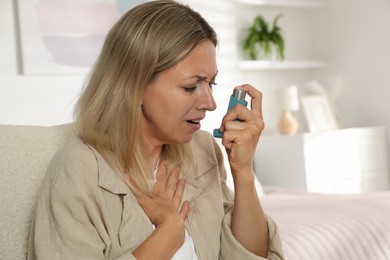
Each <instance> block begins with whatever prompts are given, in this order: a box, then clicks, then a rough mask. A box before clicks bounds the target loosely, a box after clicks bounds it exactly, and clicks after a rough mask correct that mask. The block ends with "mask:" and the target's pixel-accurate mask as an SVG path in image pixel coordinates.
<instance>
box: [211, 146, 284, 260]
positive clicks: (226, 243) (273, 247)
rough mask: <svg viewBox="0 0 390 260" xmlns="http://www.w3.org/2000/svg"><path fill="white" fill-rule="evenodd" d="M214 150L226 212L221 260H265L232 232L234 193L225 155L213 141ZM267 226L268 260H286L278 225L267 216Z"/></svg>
mask: <svg viewBox="0 0 390 260" xmlns="http://www.w3.org/2000/svg"><path fill="white" fill-rule="evenodd" d="M213 143H214V150H215V153H216V157H217V161H218V167H219V172H220V174H221V182H222V184H221V189H222V194H223V199H224V202H223V203H224V210H225V216H224V219H223V222H222V231H221V252H220V259H248V260H249V259H257V260H258V259H264V258H262V257H259V256H256V255H254V254H253V253H251V252H249V251H248V250H246V249H245V248H244V247H243V246H242V245H241V244H240V242H238V241H237V240H236V238H235V237H234V236H233V233H232V231H231V228H230V227H231V215H232V210H233V205H234V203H233V202H234V193H233V192H232V191H231V190H230V189H229V188H228V186H227V184H226V179H227V176H226V170H225V166H224V162H223V155H222V151H221V149H220V147H219V146H218V144H217V143H216V142H215V140H214V141H213ZM266 220H267V225H268V244H269V251H268V257H267V258H266V259H270V260H280V259H284V256H283V250H282V243H281V240H280V236H279V231H278V228H277V225H276V223H275V222H274V221H273V220H272V218H271V217H269V216H266Z"/></svg>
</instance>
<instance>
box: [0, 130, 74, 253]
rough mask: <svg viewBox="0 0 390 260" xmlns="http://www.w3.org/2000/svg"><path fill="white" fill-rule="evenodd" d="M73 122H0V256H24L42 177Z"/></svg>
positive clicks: (72, 131) (69, 132)
mask: <svg viewBox="0 0 390 260" xmlns="http://www.w3.org/2000/svg"><path fill="white" fill-rule="evenodd" d="M75 132H76V131H75V127H74V126H73V125H72V124H67V125H60V126H52V127H43V126H16V125H0V154H1V156H0V177H1V182H0V190H1V208H0V219H1V221H0V230H1V232H0V248H1V250H0V259H26V258H27V245H28V244H27V243H28V235H29V229H30V224H31V218H32V215H33V209H34V207H35V201H36V200H37V197H38V194H39V190H40V185H41V180H42V178H43V176H44V175H45V172H46V168H47V166H48V164H49V162H50V160H51V159H52V157H53V156H54V154H55V153H56V152H57V150H59V149H60V147H61V146H62V145H63V144H64V143H65V141H66V140H67V139H68V138H69V137H70V136H71V135H73V134H74V133H75Z"/></svg>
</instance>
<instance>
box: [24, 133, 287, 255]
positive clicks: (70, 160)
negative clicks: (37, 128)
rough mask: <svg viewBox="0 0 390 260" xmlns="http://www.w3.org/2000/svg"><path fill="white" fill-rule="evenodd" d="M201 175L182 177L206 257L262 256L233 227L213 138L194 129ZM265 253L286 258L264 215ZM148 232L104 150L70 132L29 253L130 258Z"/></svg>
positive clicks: (47, 184) (190, 223) (45, 191)
mask: <svg viewBox="0 0 390 260" xmlns="http://www.w3.org/2000/svg"><path fill="white" fill-rule="evenodd" d="M192 142H194V149H195V154H196V158H194V159H196V160H198V168H199V169H198V175H197V176H194V178H192V179H188V180H187V184H186V188H185V191H184V198H183V199H188V200H190V208H191V210H190V213H189V216H188V218H187V220H186V223H185V224H186V228H187V230H188V232H189V233H190V235H191V236H192V238H193V240H194V244H195V248H196V253H197V256H198V258H199V259H200V260H203V259H262V258H260V257H257V256H255V255H253V254H251V253H250V252H248V251H246V250H245V249H244V248H243V247H242V246H241V245H240V244H239V242H238V241H237V240H236V239H235V238H234V237H233V235H232V233H231V230H230V227H229V225H230V216H231V214H230V212H231V209H232V201H233V196H234V195H233V193H232V192H231V191H230V190H229V189H228V187H227V186H226V184H225V180H226V176H225V175H226V174H225V169H224V165H223V161H222V160H223V159H222V158H223V157H222V154H221V151H220V149H219V147H218V145H217V144H216V143H215V141H214V139H213V137H212V136H211V135H210V134H208V133H206V132H203V131H198V133H197V134H195V137H194V140H193V141H192ZM268 228H269V237H270V238H269V241H270V242H269V243H270V244H269V245H270V246H269V249H270V251H269V256H268V259H283V257H282V255H283V254H282V249H281V242H280V238H279V235H278V231H277V228H276V225H275V223H274V222H273V221H272V220H271V219H270V218H268ZM152 232H153V228H152V223H151V222H150V220H149V218H148V217H147V215H146V214H145V213H144V211H143V210H142V208H141V207H140V205H139V204H138V202H137V200H136V199H135V197H134V196H133V194H132V193H131V192H130V190H129V189H128V188H127V186H126V185H125V184H124V182H123V181H122V180H121V178H120V177H118V176H117V175H116V174H115V173H114V172H113V170H112V169H111V168H110V166H109V165H108V164H107V162H106V161H105V160H104V159H103V158H102V156H101V155H100V154H99V153H98V152H97V151H96V150H95V149H93V148H92V147H91V146H89V145H87V144H85V143H84V142H83V141H82V140H81V139H79V138H77V137H75V138H72V139H71V140H70V141H69V142H68V143H67V144H66V145H65V146H64V147H63V148H62V149H61V150H60V151H59V152H58V153H57V154H56V156H55V157H54V158H53V160H52V162H51V163H50V166H49V168H48V171H47V174H46V177H45V179H44V181H43V187H42V192H41V195H40V198H39V200H38V205H37V209H36V214H35V218H34V220H33V223H32V227H31V232H30V241H29V249H28V259H83V260H86V259H94V260H96V259H135V257H134V256H133V255H132V254H131V252H132V251H133V250H134V249H135V248H136V247H137V246H138V245H139V244H141V243H142V242H143V241H144V240H145V239H146V238H147V237H148V236H149V235H150V234H151V233H152Z"/></svg>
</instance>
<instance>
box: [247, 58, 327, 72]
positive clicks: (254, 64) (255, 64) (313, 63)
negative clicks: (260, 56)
mask: <svg viewBox="0 0 390 260" xmlns="http://www.w3.org/2000/svg"><path fill="white" fill-rule="evenodd" d="M327 66H329V63H328V62H327V61H320V60H289V61H260V60H253V61H252V60H245V61H240V63H239V68H240V69H242V70H306V69H321V68H325V67H327Z"/></svg>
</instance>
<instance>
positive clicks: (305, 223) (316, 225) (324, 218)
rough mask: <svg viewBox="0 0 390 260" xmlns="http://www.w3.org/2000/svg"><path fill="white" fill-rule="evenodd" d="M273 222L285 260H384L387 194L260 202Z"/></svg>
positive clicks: (280, 197)
mask: <svg viewBox="0 0 390 260" xmlns="http://www.w3.org/2000/svg"><path fill="white" fill-rule="evenodd" d="M261 200H262V204H263V207H264V210H265V211H266V212H267V214H268V215H270V216H271V217H272V218H273V219H274V220H275V221H276V222H277V224H278V226H279V229H280V235H281V238H282V243H283V248H284V252H285V256H286V259H287V260H321V259H324V260H338V259H339V260H349V259H350V260H360V259H361V260H390V191H389V192H378V193H368V194H353V195H352V194H351V195H346V194H342V195H341V194H339V195H325V194H310V193H303V192H301V193H299V192H291V191H276V192H272V193H268V194H267V195H265V196H263V197H262V198H261Z"/></svg>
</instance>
